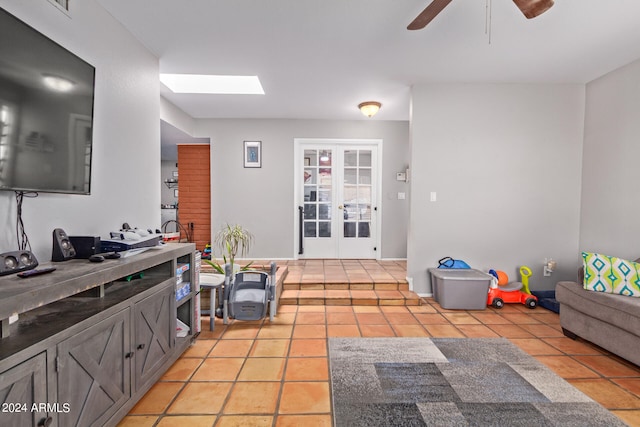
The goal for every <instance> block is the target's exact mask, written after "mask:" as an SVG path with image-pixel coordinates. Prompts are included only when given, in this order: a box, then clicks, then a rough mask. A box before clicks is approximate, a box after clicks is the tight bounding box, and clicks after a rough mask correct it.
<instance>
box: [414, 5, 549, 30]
mask: <svg viewBox="0 0 640 427" xmlns="http://www.w3.org/2000/svg"><path fill="white" fill-rule="evenodd" d="M513 2H514V3H515V4H516V6H517V7H518V9H520V11H521V12H522V13H523V14H524V16H526V17H527V19H531V18H535V17H536V16H538V15H542V14H543V13H544V12H546V11H547V10H548V9H549V8H551V6H553V0H513ZM449 3H451V0H433V1H432V2H431V3H429V6H427V7H426V8H425V10H423V11H422V12H421V13H420V15H418V16H417V17H416V19H414V20H413V21H412V22H411V23H410V24H409V25H408V26H407V30H421V29H423V28H424V27H426V26H427V24H428V23H429V22H431V21H432V20H433V18H435V17H436V16H437V15H438V14H439V13H440V12H442V9H444V8H445V7H447V5H448V4H449Z"/></svg>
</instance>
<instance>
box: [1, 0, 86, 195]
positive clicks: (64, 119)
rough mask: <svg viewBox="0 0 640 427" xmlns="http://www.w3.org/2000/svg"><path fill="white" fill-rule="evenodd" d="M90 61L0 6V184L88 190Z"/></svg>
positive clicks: (19, 188) (30, 188)
mask: <svg viewBox="0 0 640 427" xmlns="http://www.w3.org/2000/svg"><path fill="white" fill-rule="evenodd" d="M94 83H95V68H94V67H93V66H92V65H90V64H88V63H87V62H85V61H84V60H82V59H81V58H79V57H78V56H76V55H74V54H73V53H71V52H69V51H68V50H67V49H65V48H64V47H62V46H60V45H59V44H57V43H55V42H54V41H52V40H50V39H49V38H48V37H46V36H44V35H43V34H41V33H39V32H38V31H36V30H35V29H33V28H31V27H30V26H29V25H27V24H25V23H24V22H22V21H20V20H19V19H17V18H16V17H14V16H13V15H11V14H9V13H8V12H6V11H5V10H3V9H1V8H0V190H13V191H24V192H31V191H34V192H52V193H69V194H89V193H90V192H91V154H92V153H91V152H92V128H93V98H94Z"/></svg>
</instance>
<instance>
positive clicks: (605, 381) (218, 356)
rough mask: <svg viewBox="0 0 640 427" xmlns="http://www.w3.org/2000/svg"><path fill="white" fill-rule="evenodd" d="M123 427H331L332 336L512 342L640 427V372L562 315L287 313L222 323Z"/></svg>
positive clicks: (426, 305) (436, 309)
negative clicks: (564, 326) (567, 332)
mask: <svg viewBox="0 0 640 427" xmlns="http://www.w3.org/2000/svg"><path fill="white" fill-rule="evenodd" d="M208 322H209V319H208V318H203V319H202V326H203V328H202V333H201V334H200V336H199V337H198V339H197V340H196V342H195V343H194V344H193V346H192V347H190V348H189V349H188V350H187V351H186V352H185V353H184V354H183V356H182V357H181V358H180V359H179V360H178V361H177V362H176V363H175V364H174V365H173V367H172V368H171V369H170V370H169V371H168V372H167V373H166V374H165V375H164V377H163V378H162V379H161V380H160V381H159V382H158V383H157V384H156V385H155V386H154V387H153V388H152V389H151V390H150V391H149V392H148V393H147V395H146V396H145V397H144V398H143V399H142V400H141V401H140V402H139V403H138V404H137V405H136V406H135V407H134V408H133V409H132V410H131V412H130V414H129V415H128V416H127V417H125V418H124V419H123V420H122V422H121V423H120V426H122V427H124V426H126V427H130V426H149V427H150V426H158V427H168V426H181V427H182V426H208V427H211V426H216V427H224V426H279V427H283V426H331V424H332V418H331V395H330V384H329V374H328V359H327V337H360V336H362V337H388V336H398V337H403V336H424V337H505V338H508V339H509V340H510V341H511V342H513V343H514V344H516V345H517V346H519V347H520V348H522V349H523V350H524V351H525V352H527V353H528V354H530V355H532V356H533V357H535V358H536V359H538V360H539V361H540V362H542V363H544V364H545V365H546V366H548V367H549V368H550V369H552V370H553V371H555V372H556V373H557V374H558V375H560V376H561V377H563V378H565V379H566V380H567V381H568V382H570V383H571V384H573V385H574V386H575V387H577V388H579V389H580V390H582V391H583V392H584V393H586V394H587V395H589V396H591V397H592V398H593V399H594V400H596V401H598V402H600V403H601V404H602V405H603V406H605V407H606V408H608V409H609V410H610V411H611V412H612V413H614V414H615V415H617V416H618V417H619V418H621V419H622V420H623V421H625V422H626V423H627V424H629V425H631V426H640V367H637V366H635V365H632V364H629V363H628V362H625V361H624V360H621V359H619V358H617V357H615V356H612V355H610V354H609V353H607V352H606V351H604V350H602V349H600V348H598V347H596V346H594V345H592V344H590V343H587V342H584V341H581V340H576V341H573V340H571V339H569V338H566V337H564V336H563V334H562V332H561V328H560V325H559V316H558V315H557V314H555V313H553V312H550V311H548V310H545V309H544V308H541V307H538V308H536V309H534V310H531V309H528V308H526V307H525V306H523V305H519V304H510V305H507V306H505V307H504V308H503V309H501V310H496V309H493V308H487V309H486V310H479V311H467V310H444V309H442V308H441V307H440V306H439V305H438V304H437V303H436V302H435V301H433V300H432V299H425V300H423V305H421V306H410V307H404V306H326V307H325V306H281V307H280V310H279V314H278V316H277V318H276V320H275V321H274V322H273V323H270V322H269V321H268V319H267V320H265V321H259V322H240V321H235V322H232V323H231V324H229V325H227V326H224V325H222V324H221V323H220V321H219V320H217V324H216V328H215V331H214V332H210V331H209V330H208V325H209V323H208Z"/></svg>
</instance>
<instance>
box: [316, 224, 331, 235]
mask: <svg viewBox="0 0 640 427" xmlns="http://www.w3.org/2000/svg"><path fill="white" fill-rule="evenodd" d="M318 235H319V237H331V223H330V222H325V221H320V222H319V223H318Z"/></svg>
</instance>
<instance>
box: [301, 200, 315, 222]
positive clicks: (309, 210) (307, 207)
mask: <svg viewBox="0 0 640 427" xmlns="http://www.w3.org/2000/svg"><path fill="white" fill-rule="evenodd" d="M316 217H317V215H316V205H314V204H309V203H305V204H304V219H316Z"/></svg>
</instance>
